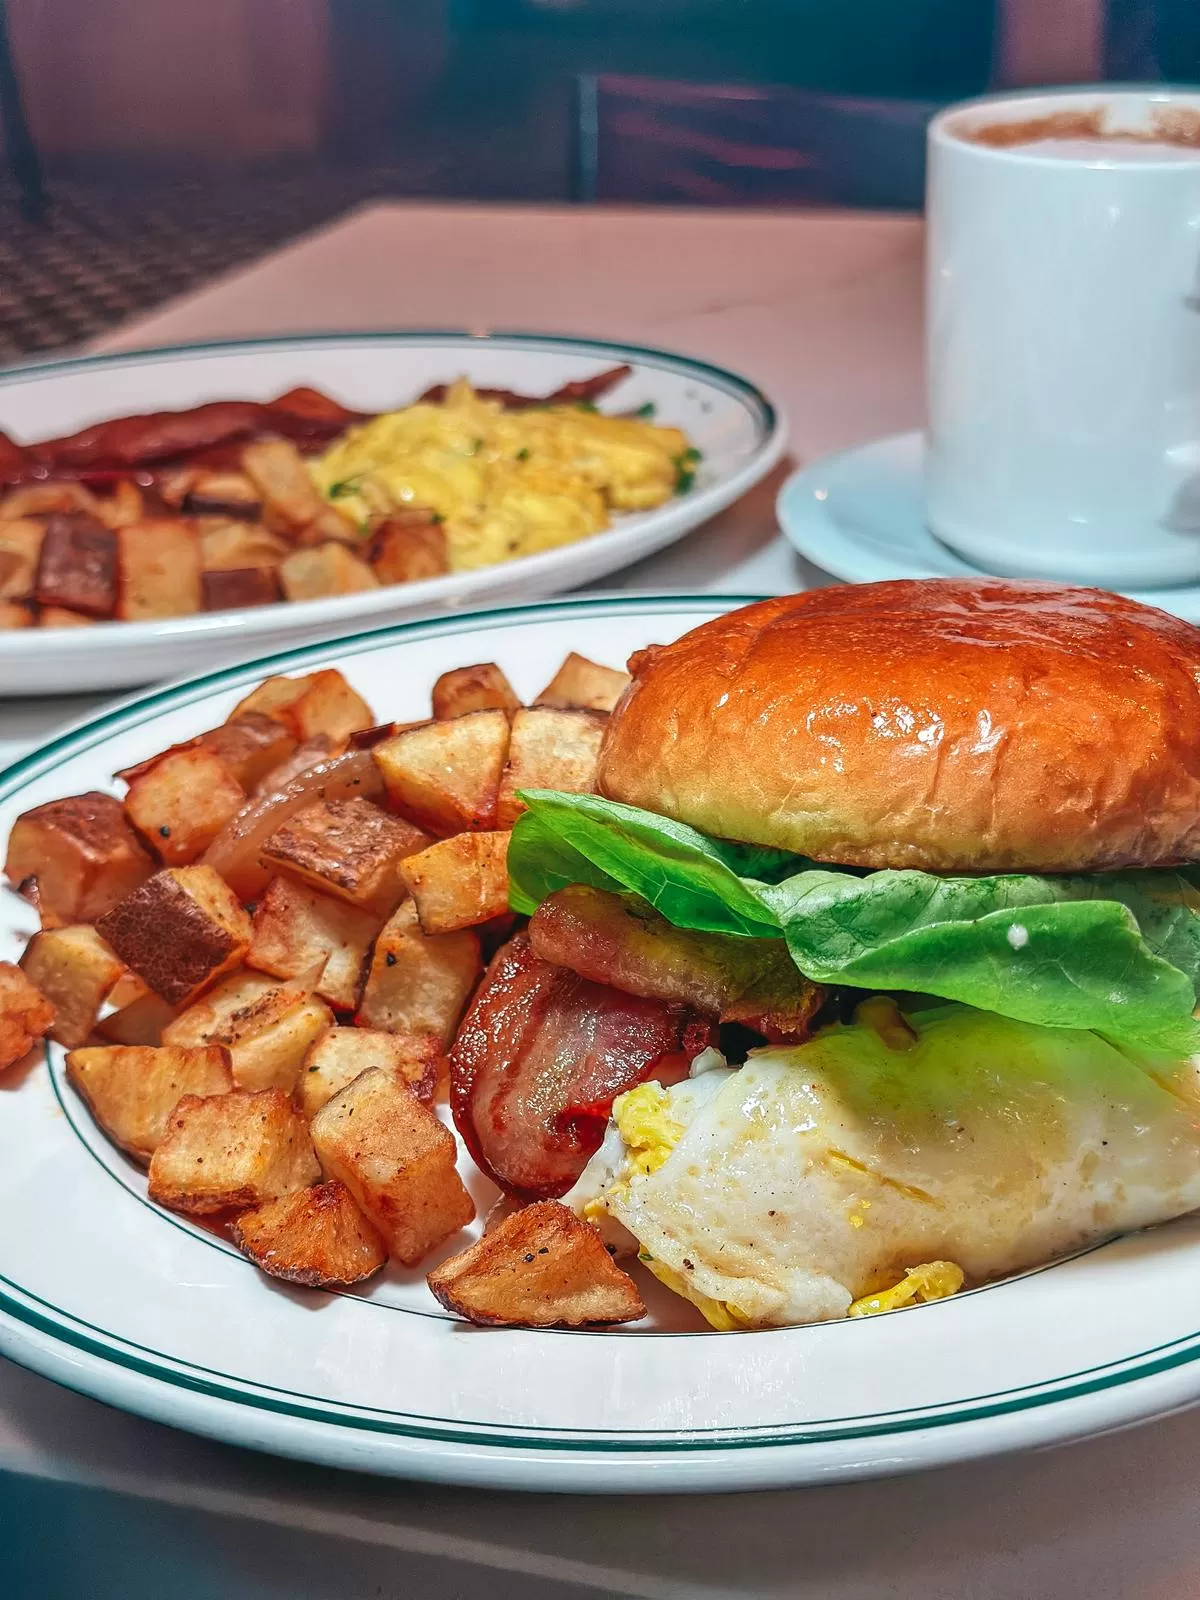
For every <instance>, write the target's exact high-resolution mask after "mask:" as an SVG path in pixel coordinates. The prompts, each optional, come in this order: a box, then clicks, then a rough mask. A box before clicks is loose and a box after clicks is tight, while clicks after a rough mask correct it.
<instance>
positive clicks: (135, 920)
mask: <svg viewBox="0 0 1200 1600" xmlns="http://www.w3.org/2000/svg"><path fill="white" fill-rule="evenodd" d="M97 927H98V928H99V931H100V933H101V935H102V936H103V937H104V938H105V939H106V940H107V941H108V943H109V944H110V945H111V946H112V947H113V949H114V950H115V951H116V952H117V954H118V955H119V956H120V958H121V960H122V961H123V962H124V963H125V965H126V966H127V967H132V968H133V970H134V972H136V973H137V974H138V976H139V977H141V978H144V979H145V980H146V983H147V984H148V985H149V987H150V988H151V989H153V990H154V992H155V994H156V995H158V996H159V997H160V999H163V1000H165V1001H166V1002H167V1003H168V1004H169V1005H182V1004H183V1003H184V1001H185V1000H187V999H189V998H190V997H191V996H192V995H194V994H196V993H197V992H198V991H199V990H200V989H202V988H204V987H205V985H206V984H209V983H212V982H213V981H214V980H215V979H216V978H219V977H220V976H221V974H222V973H223V972H228V971H229V970H230V969H231V968H233V967H236V966H238V965H239V964H240V962H241V960H242V958H243V957H244V956H245V954H246V951H247V950H248V949H249V948H250V941H251V939H252V938H253V929H252V928H251V926H250V918H249V917H248V916H247V915H246V913H245V911H243V910H242V908H241V906H240V905H239V904H238V902H237V900H236V899H235V898H234V895H233V891H232V890H231V889H230V888H229V886H228V884H227V883H226V882H225V881H224V879H223V878H221V877H219V876H218V875H217V874H216V873H215V872H214V871H213V869H212V868H211V867H167V868H165V869H164V870H163V871H162V872H156V873H155V874H154V876H153V877H152V878H150V879H149V880H148V881H147V882H146V883H143V884H142V885H141V886H140V887H139V888H137V889H135V890H134V891H133V893H132V894H129V895H126V896H125V898H124V900H122V901H121V902H120V903H119V904H118V905H115V906H114V907H113V908H112V910H111V911H109V912H107V913H106V914H105V915H104V916H103V917H101V919H100V921H99V922H98V924H97Z"/></svg>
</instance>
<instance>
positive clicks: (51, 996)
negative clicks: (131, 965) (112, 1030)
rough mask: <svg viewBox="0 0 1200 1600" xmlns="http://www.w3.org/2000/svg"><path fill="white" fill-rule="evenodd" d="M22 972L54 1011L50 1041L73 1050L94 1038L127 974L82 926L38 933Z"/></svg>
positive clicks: (23, 959) (24, 958) (93, 933)
mask: <svg viewBox="0 0 1200 1600" xmlns="http://www.w3.org/2000/svg"><path fill="white" fill-rule="evenodd" d="M21 970H22V971H23V972H24V974H25V976H26V977H27V978H28V979H29V980H30V982H31V983H33V984H35V985H36V986H37V988H38V989H40V990H41V992H42V994H44V995H45V996H46V998H47V1000H49V1001H50V1003H51V1005H52V1006H53V1007H54V1026H53V1028H51V1030H50V1037H51V1038H52V1039H54V1040H55V1041H56V1042H57V1043H58V1044H61V1045H65V1046H66V1047H67V1049H68V1050H70V1049H73V1048H74V1047H75V1046H76V1045H80V1044H82V1043H83V1042H84V1040H85V1039H86V1038H88V1036H89V1035H90V1034H91V1031H92V1029H93V1028H94V1027H95V1026H96V1018H97V1017H98V1016H99V1015H100V1007H101V1006H102V1005H103V1004H104V1001H105V999H106V998H107V996H108V994H109V991H110V990H111V989H112V987H113V985H114V984H115V983H116V981H117V979H118V978H119V977H120V976H121V973H122V971H123V968H122V966H121V962H120V961H119V959H118V958H117V957H116V956H115V955H114V954H113V952H112V951H111V950H110V949H109V948H108V946H107V945H106V944H105V942H104V940H103V939H102V938H101V937H100V935H99V934H98V933H97V932H96V930H95V928H93V927H90V926H89V925H88V924H87V923H86V922H82V923H78V924H76V925H75V926H74V927H69V928H51V929H47V930H45V931H43V932H42V933H35V934H34V936H33V938H32V939H31V940H30V941H29V944H28V945H27V946H26V949H25V954H24V955H23V956H22V957H21Z"/></svg>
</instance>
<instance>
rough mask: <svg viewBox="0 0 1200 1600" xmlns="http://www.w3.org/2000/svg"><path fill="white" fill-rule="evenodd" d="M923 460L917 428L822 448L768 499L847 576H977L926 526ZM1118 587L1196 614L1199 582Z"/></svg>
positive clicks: (822, 560)
mask: <svg viewBox="0 0 1200 1600" xmlns="http://www.w3.org/2000/svg"><path fill="white" fill-rule="evenodd" d="M924 461H925V440H924V436H923V435H922V434H920V433H918V432H913V433H895V434H892V435H891V436H890V437H889V438H886V439H874V440H872V441H871V442H870V443H869V444H862V445H856V446H855V447H854V448H853V449H851V450H842V451H840V452H839V453H838V454H837V455H832V456H825V457H824V458H823V459H822V460H820V461H815V462H814V463H813V464H812V465H811V466H808V467H804V468H802V470H801V471H799V472H795V473H793V474H792V476H791V477H790V478H789V479H788V480H787V482H786V483H785V484H784V486H783V488H782V489H781V490H780V492H779V500H778V502H777V505H776V510H777V512H778V516H779V525H780V527H781V528H782V529H783V532H784V535H785V536H786V538H787V539H788V541H789V543H791V544H792V545H793V546H794V547H795V548H796V549H797V550H798V551H799V552H800V554H801V555H802V556H804V557H806V558H807V560H809V561H811V562H813V564H814V565H815V566H818V567H821V568H823V569H824V570H825V571H826V572H832V573H833V575H834V576H835V577H838V578H848V579H850V580H851V581H852V582H854V583H875V582H878V581H879V580H880V579H884V578H958V577H981V576H984V574H983V572H982V571H981V569H980V568H979V567H974V566H972V565H971V564H970V562H967V561H964V560H963V559H962V557H961V556H957V555H955V554H954V552H953V551H952V550H950V549H948V548H947V547H946V546H945V545H944V544H942V543H941V542H940V541H939V540H938V539H936V538H934V536H933V534H932V533H931V532H930V531H929V528H928V527H927V525H926V522H925V499H924V493H923V472H924ZM1080 581H1081V582H1086V581H1087V580H1086V579H1080ZM1122 593H1124V594H1127V595H1129V596H1130V598H1131V599H1133V600H1140V601H1142V602H1143V604H1145V605H1150V606H1158V607H1159V608H1160V609H1161V610H1163V611H1170V612H1173V613H1174V614H1175V616H1177V617H1183V618H1185V619H1186V620H1187V621H1188V622H1200V585H1197V584H1191V585H1183V586H1178V587H1172V588H1164V589H1125V590H1123V591H1122Z"/></svg>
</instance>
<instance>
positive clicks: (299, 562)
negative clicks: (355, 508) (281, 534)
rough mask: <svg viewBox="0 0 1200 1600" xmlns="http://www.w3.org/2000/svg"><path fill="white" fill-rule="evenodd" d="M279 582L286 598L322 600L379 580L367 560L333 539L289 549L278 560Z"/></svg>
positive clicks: (375, 585)
mask: <svg viewBox="0 0 1200 1600" xmlns="http://www.w3.org/2000/svg"><path fill="white" fill-rule="evenodd" d="M279 583H280V587H281V588H282V589H283V592H284V595H285V597H286V598H287V599H288V600H323V599H325V598H326V596H328V595H335V594H358V593H359V592H360V591H361V590H363V589H378V587H379V579H378V578H377V577H376V576H375V574H374V573H373V572H372V571H371V569H370V567H369V566H368V565H367V563H366V562H365V561H360V560H359V558H358V556H356V555H355V554H354V552H353V551H352V550H348V549H347V548H346V546H345V545H344V544H339V543H338V542H337V541H336V540H331V541H330V542H329V543H327V544H318V545H314V546H313V547H312V548H311V549H308V550H293V552H292V553H291V555H290V556H288V557H287V559H286V560H285V561H282V562H281V563H280V566H279Z"/></svg>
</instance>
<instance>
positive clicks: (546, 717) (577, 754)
mask: <svg viewBox="0 0 1200 1600" xmlns="http://www.w3.org/2000/svg"><path fill="white" fill-rule="evenodd" d="M607 720H608V719H607V718H606V717H604V716H602V715H600V714H599V713H598V712H595V711H559V710H557V709H555V708H554V707H552V706H531V707H529V709H528V710H524V711H518V712H517V714H516V716H515V717H514V718H513V724H512V740H511V743H510V744H509V747H508V764H507V766H506V767H505V769H504V776H503V778H502V779H501V780H500V799H499V801H498V803H497V807H496V821H497V824H498V826H499V827H501V828H511V827H512V825H513V823H514V822H515V821H516V820H517V818H518V817H519V816H520V815H521V813H522V811H524V809H525V807H524V806H523V805H522V803H521V802H520V801H519V800H518V799H517V790H518V789H561V790H562V791H564V792H565V793H566V794H589V793H590V792H591V790H592V789H594V788H595V786H596V767H597V764H598V762H599V759H600V741H601V740H602V739H603V737H604V728H605V724H606V722H607Z"/></svg>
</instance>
